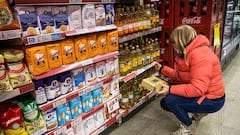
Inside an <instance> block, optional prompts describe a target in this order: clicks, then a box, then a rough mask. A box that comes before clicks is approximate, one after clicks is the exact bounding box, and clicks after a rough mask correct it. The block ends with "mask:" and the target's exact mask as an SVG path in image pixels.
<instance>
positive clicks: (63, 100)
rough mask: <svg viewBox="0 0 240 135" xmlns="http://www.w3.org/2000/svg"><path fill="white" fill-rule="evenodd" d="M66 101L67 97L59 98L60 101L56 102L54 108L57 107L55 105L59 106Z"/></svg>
mask: <svg viewBox="0 0 240 135" xmlns="http://www.w3.org/2000/svg"><path fill="white" fill-rule="evenodd" d="M66 102H67V100H66V98H62V99H60V100H58V101H56V102H55V104H54V108H55V107H58V106H60V105H62V104H65V103H66Z"/></svg>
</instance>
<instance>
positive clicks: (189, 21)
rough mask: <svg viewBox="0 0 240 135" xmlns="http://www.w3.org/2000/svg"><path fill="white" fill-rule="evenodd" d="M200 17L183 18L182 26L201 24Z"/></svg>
mask: <svg viewBox="0 0 240 135" xmlns="http://www.w3.org/2000/svg"><path fill="white" fill-rule="evenodd" d="M201 19H202V17H197V16H196V17H193V18H187V17H184V18H183V19H182V24H201Z"/></svg>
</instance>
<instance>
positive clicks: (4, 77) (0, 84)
mask: <svg viewBox="0 0 240 135" xmlns="http://www.w3.org/2000/svg"><path fill="white" fill-rule="evenodd" d="M12 90H13V88H12V86H11V85H10V81H9V78H8V74H7V72H6V69H5V66H4V64H2V63H0V94H1V93H3V92H7V91H12Z"/></svg>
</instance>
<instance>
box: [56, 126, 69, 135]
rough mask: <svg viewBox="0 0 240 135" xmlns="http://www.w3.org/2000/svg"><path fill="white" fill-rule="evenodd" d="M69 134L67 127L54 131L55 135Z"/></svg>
mask: <svg viewBox="0 0 240 135" xmlns="http://www.w3.org/2000/svg"><path fill="white" fill-rule="evenodd" d="M65 134H67V126H63V127H61V128H59V129H57V130H56V131H54V135H65Z"/></svg>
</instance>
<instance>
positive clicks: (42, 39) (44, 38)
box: [38, 35, 52, 43]
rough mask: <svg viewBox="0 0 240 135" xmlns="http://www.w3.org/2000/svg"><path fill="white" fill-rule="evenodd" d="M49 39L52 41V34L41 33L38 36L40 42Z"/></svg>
mask: <svg viewBox="0 0 240 135" xmlns="http://www.w3.org/2000/svg"><path fill="white" fill-rule="evenodd" d="M49 41H52V38H51V35H41V36H39V37H38V42H39V43H43V42H49Z"/></svg>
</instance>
